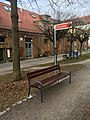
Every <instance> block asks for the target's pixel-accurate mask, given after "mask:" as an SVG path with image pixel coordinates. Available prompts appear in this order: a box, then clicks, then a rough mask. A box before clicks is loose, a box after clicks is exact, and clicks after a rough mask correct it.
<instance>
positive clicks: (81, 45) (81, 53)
mask: <svg viewBox="0 0 90 120" xmlns="http://www.w3.org/2000/svg"><path fill="white" fill-rule="evenodd" d="M81 55H82V43H81V45H80V56H81Z"/></svg>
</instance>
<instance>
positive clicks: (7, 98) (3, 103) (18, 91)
mask: <svg viewBox="0 0 90 120" xmlns="http://www.w3.org/2000/svg"><path fill="white" fill-rule="evenodd" d="M89 58H90V56H89V55H84V56H82V57H79V58H78V59H68V60H65V61H59V62H58V63H59V64H66V63H71V62H77V61H81V60H86V59H89ZM52 64H54V63H49V64H44V65H39V66H41V67H43V66H50V65H52ZM84 67H85V66H84V65H82V64H79V65H70V66H62V67H61V69H62V70H69V71H72V73H74V72H75V71H78V70H80V69H83V68H84ZM30 71H32V69H29V72H30ZM27 72H28V69H27V71H23V70H22V79H21V80H20V81H13V80H12V73H11V74H7V75H1V76H0V111H3V110H5V109H6V108H8V107H10V106H11V105H12V104H14V103H16V102H17V101H20V100H22V99H23V98H26V97H27V93H28V81H27V77H26V73H27Z"/></svg>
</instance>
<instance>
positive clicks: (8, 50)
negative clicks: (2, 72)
mask: <svg viewBox="0 0 90 120" xmlns="http://www.w3.org/2000/svg"><path fill="white" fill-rule="evenodd" d="M7 57H8V58H10V49H7Z"/></svg>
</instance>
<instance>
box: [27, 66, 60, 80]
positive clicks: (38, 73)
mask: <svg viewBox="0 0 90 120" xmlns="http://www.w3.org/2000/svg"><path fill="white" fill-rule="evenodd" d="M55 70H59V72H60V66H59V65H53V66H50V67H48V68H44V69H40V70H36V71H34V72H30V73H27V77H28V80H30V79H32V78H35V77H39V76H41V75H44V74H47V73H50V72H52V71H55Z"/></svg>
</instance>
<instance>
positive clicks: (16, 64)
mask: <svg viewBox="0 0 90 120" xmlns="http://www.w3.org/2000/svg"><path fill="white" fill-rule="evenodd" d="M7 1H9V2H10V3H11V21H12V40H13V79H14V80H20V78H21V72H20V50H19V30H18V11H17V0H7Z"/></svg>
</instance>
